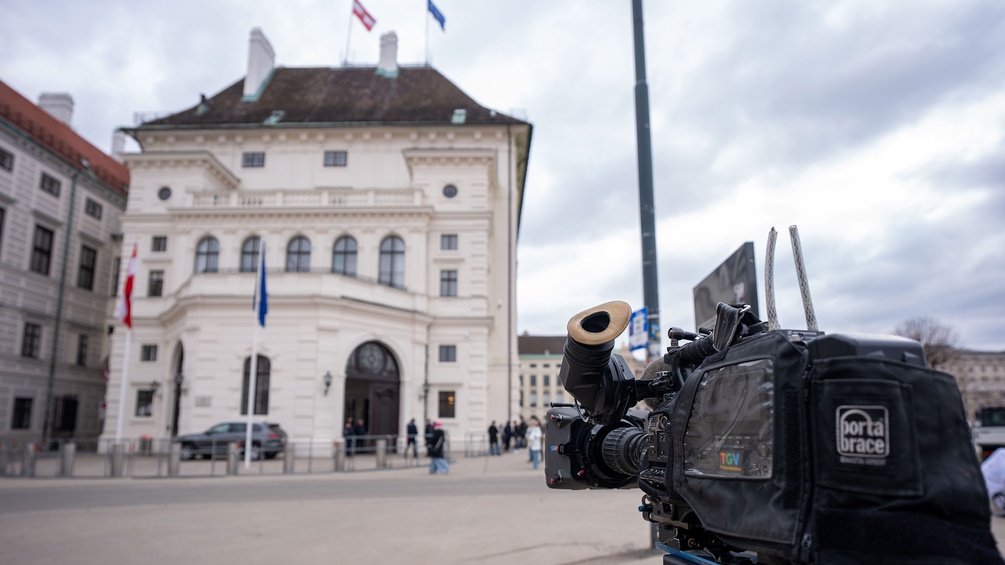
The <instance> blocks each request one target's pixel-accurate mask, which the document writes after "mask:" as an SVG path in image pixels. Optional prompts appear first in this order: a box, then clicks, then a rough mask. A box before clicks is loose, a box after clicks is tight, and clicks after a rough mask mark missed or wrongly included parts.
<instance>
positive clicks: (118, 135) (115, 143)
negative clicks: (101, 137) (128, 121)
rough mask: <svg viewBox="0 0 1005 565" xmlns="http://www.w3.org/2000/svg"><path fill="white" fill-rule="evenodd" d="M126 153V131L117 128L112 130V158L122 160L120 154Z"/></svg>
mask: <svg viewBox="0 0 1005 565" xmlns="http://www.w3.org/2000/svg"><path fill="white" fill-rule="evenodd" d="M125 153H126V132H124V131H122V130H120V129H117V130H115V131H114V132H112V158H114V159H115V160H116V161H118V162H120V163H121V162H122V156H123V155H124V154H125Z"/></svg>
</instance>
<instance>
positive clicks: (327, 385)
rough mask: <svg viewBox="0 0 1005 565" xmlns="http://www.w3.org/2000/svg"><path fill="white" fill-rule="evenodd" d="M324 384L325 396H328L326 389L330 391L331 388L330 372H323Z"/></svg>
mask: <svg viewBox="0 0 1005 565" xmlns="http://www.w3.org/2000/svg"><path fill="white" fill-rule="evenodd" d="M324 382H325V396H328V389H330V388H331V386H332V374H331V371H325V376H324Z"/></svg>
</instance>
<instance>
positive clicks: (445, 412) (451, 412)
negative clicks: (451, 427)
mask: <svg viewBox="0 0 1005 565" xmlns="http://www.w3.org/2000/svg"><path fill="white" fill-rule="evenodd" d="M439 404H440V409H439V411H438V413H439V416H438V417H440V418H454V417H456V414H457V411H456V409H455V406H454V404H455V397H454V391H452V390H441V391H440V402H439Z"/></svg>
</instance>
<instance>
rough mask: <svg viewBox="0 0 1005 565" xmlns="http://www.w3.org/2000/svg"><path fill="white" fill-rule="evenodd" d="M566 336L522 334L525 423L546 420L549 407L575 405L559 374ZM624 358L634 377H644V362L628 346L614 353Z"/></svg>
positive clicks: (521, 398) (522, 380) (521, 414)
mask: <svg viewBox="0 0 1005 565" xmlns="http://www.w3.org/2000/svg"><path fill="white" fill-rule="evenodd" d="M566 337H567V336H565V335H530V334H528V333H527V332H524V333H522V334H520V336H519V337H518V343H519V348H520V397H519V404H520V412H519V416H522V417H523V418H524V419H525V420H529V419H530V417H531V416H537V418H538V419H539V420H541V421H544V417H545V414H547V412H548V408H549V406H550V405H551V404H552V403H554V404H563V403H573V402H575V399H574V398H572V396H571V395H570V394H569V393H568V392H567V391H566V390H565V387H564V386H563V384H562V380H561V379H560V378H559V375H558V373H559V371H560V370H561V369H562V359H563V358H564V357H565V340H566ZM613 353H614V354H617V355H620V356H621V357H622V358H624V360H625V363H626V364H627V365H628V368H629V369H630V370H631V371H632V375H634V376H635V377H641V376H642V371H644V370H645V368H646V364H645V362H644V361H639V360H638V359H636V358H635V356H634V355H632V352H631V350H629V349H628V346H627V345H626V344H622V346H621V347H619V348H617V349H615V350H614V352H613Z"/></svg>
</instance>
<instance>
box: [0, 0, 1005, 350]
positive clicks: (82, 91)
mask: <svg viewBox="0 0 1005 565" xmlns="http://www.w3.org/2000/svg"><path fill="white" fill-rule="evenodd" d="M434 1H435V3H436V5H437V6H438V7H439V9H440V11H441V12H443V14H444V15H445V16H446V30H445V31H441V30H440V29H439V27H438V25H437V24H436V23H435V22H434V21H433V20H432V19H431V18H429V17H428V16H427V13H426V9H425V0H364V1H363V4H364V5H365V6H366V8H367V9H368V10H369V11H370V12H371V14H372V15H373V16H374V17H375V18H376V19H377V24H376V26H375V27H374V29H373V30H372V31H371V32H367V31H366V29H365V28H364V27H363V26H362V25H360V23H359V22H358V21H356V20H353V19H350V9H351V0H324V1H320V0H283V1H282V2H279V1H266V0H210V1H206V0H174V1H173V2H136V1H134V0H132V1H124V0H123V1H120V0H104V1H98V0H95V1H89V2H79V1H75V0H6V1H5V2H4V13H3V17H2V18H0V53H3V56H2V57H0V80H3V81H5V82H7V83H8V84H9V85H11V86H12V87H13V88H15V89H17V90H18V91H20V92H21V93H22V94H24V95H25V96H27V97H28V98H30V99H32V100H37V99H38V95H39V94H40V93H42V92H69V93H70V94H71V95H72V96H73V97H74V100H75V103H76V107H75V113H74V122H73V125H74V127H75V128H76V129H77V130H78V131H79V132H80V133H81V134H82V135H83V136H84V137H85V138H87V139H88V140H90V141H91V142H92V143H94V144H95V145H97V146H98V147H101V148H103V149H105V150H109V149H110V145H111V136H112V132H113V130H114V129H115V128H117V127H120V126H130V125H133V124H134V123H135V122H134V119H135V115H136V114H137V113H144V114H145V113H160V114H163V113H169V112H175V111H179V110H182V109H185V108H188V107H191V106H192V105H194V104H195V103H196V102H197V101H198V99H199V95H200V94H201V93H205V94H207V95H212V94H215V93H216V92H218V91H220V90H222V89H223V88H224V87H226V86H228V85H230V84H232V83H233V82H235V81H237V80H239V79H240V78H241V77H243V76H244V74H245V72H246V64H247V62H246V57H247V43H248V35H249V33H250V31H251V29H252V28H254V27H260V28H261V29H262V30H263V32H264V33H265V35H266V36H267V37H268V38H269V40H270V42H271V43H272V45H273V47H274V48H275V51H276V59H277V63H278V64H281V65H285V66H289V67H296V66H324V65H332V66H337V65H341V64H342V63H343V61H345V60H348V62H349V63H350V64H355V65H374V64H376V62H377V59H378V52H379V37H380V34H382V33H385V32H387V31H395V32H396V33H397V34H398V38H399V51H398V58H399V61H400V62H401V63H403V64H422V63H425V62H427V61H428V62H429V63H430V64H432V65H433V66H435V67H436V68H437V69H438V70H439V71H440V72H442V73H443V74H444V75H445V76H446V77H447V78H449V79H451V80H452V81H453V82H454V83H456V84H457V85H458V86H459V87H460V88H462V89H463V90H464V91H466V92H467V93H468V94H469V95H471V96H472V97H473V98H474V99H475V100H477V101H478V102H480V103H481V104H482V105H484V106H487V107H490V108H494V109H497V110H500V111H502V112H507V113H512V114H514V115H516V116H518V117H521V118H524V119H527V120H528V121H530V122H531V123H532V124H533V126H534V136H533V141H532V147H531V157H530V168H529V174H528V178H527V190H526V199H525V202H524V208H523V223H522V226H521V233H520V241H519V247H518V262H519V265H518V270H519V275H518V293H519V307H518V311H519V321H518V330H519V331H521V332H522V331H524V330H526V331H528V332H530V333H533V334H562V333H564V332H565V324H566V322H567V320H568V318H569V317H570V316H572V315H574V314H575V313H577V312H579V311H581V310H583V309H585V308H588V307H590V306H593V305H595V304H599V303H601V302H605V301H608V300H615V299H618V300H624V301H626V302H628V303H629V304H631V305H632V307H633V308H639V307H641V306H642V305H643V299H642V267H641V252H640V247H641V245H640V240H641V236H640V229H639V211H638V210H639V204H638V202H639V197H638V168H637V162H636V143H635V127H636V124H635V105H634V88H635V62H634V57H633V45H632V41H633V40H632V37H633V36H632V7H631V4H632V3H631V1H630V0H620V1H615V0H605V1H593V2H586V1H583V0H575V1H574V0H548V1H542V0H536V1H532V0H505V1H503V0H434ZM643 15H644V22H645V42H646V54H645V55H646V71H647V82H648V88H649V98H650V106H651V110H650V111H651V128H652V136H651V137H652V147H653V160H654V190H655V201H656V206H655V208H656V215H657V227H656V233H657V251H658V257H659V259H658V263H659V300H660V318H661V324H662V326H663V328H664V329H665V328H666V327H668V326H681V327H684V328H686V329H694V309H693V306H692V289H693V287H694V286H695V285H696V284H697V283H698V282H699V281H701V280H702V279H703V278H704V277H705V276H706V275H708V274H709V273H710V272H711V271H712V270H713V269H715V267H716V266H717V265H718V264H719V263H721V262H722V261H723V260H725V259H726V257H728V256H729V255H730V254H731V253H732V252H733V251H734V250H736V249H737V248H738V247H739V246H740V245H742V244H743V243H744V242H745V241H752V242H754V247H755V253H756V256H757V267H756V268H757V271H758V295H759V297H760V302H761V316H762V317H765V316H766V312H765V309H764V291H765V288H764V279H763V269H764V255H765V248H766V242H767V239H768V232H769V230H770V229H771V228H772V227H774V228H775V229H776V230H778V232H779V237H778V243H777V248H776V257H775V274H774V278H775V295H776V297H777V302H778V315H779V319H780V321H781V325H782V326H783V327H789V328H803V327H805V324H806V322H805V319H804V317H803V308H802V304H801V301H800V298H799V290H798V286H797V283H796V277H795V274H794V273H795V269H794V267H793V260H792V250H791V249H792V248H791V246H790V244H789V238H788V228H789V226H792V225H796V226H798V229H799V234H800V237H801V240H802V248H803V256H804V259H805V264H806V270H807V273H808V277H809V287H810V292H811V294H812V298H813V304H814V307H815V311H816V317H817V319H818V321H819V325H820V328H821V329H823V330H825V331H828V332H838V331H849V332H865V333H889V332H891V331H892V330H893V328H894V327H896V326H897V325H898V324H900V323H902V322H903V321H905V320H906V319H908V318H911V317H916V316H928V317H930V318H933V319H935V320H937V321H938V322H941V323H943V324H946V325H948V326H950V327H951V328H952V329H954V330H955V331H956V333H957V334H958V336H959V340H958V345H960V346H962V347H966V348H970V349H978V350H997V351H1001V350H1005V300H1002V298H1000V297H999V293H1003V292H1005V230H1003V227H1005V222H1003V219H1005V137H1003V134H1005V4H1002V3H1001V2H999V1H997V0H945V1H928V0H888V1H885V2H874V1H867V0H861V1H859V0H849V1H840V0H838V1H814V0H810V1H803V0H800V1H796V0H789V1H780V0H760V1H758V2H744V1H740V0H733V1H720V0H702V1H700V2H698V1H681V0H677V1H671V0H649V1H648V2H646V3H645V9H644V14H643ZM347 48H348V51H347ZM664 345H666V344H665V343H664Z"/></svg>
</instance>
